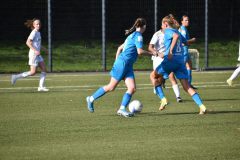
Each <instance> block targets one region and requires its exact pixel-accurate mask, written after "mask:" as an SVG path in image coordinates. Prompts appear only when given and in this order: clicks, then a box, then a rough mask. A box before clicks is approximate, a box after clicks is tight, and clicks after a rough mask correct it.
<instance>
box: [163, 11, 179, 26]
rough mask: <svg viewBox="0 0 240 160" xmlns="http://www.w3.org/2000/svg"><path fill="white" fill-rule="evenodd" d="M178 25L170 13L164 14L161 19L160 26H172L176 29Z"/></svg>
mask: <svg viewBox="0 0 240 160" xmlns="http://www.w3.org/2000/svg"><path fill="white" fill-rule="evenodd" d="M179 27H180V25H179V23H178V21H177V20H176V19H175V17H174V16H173V15H172V14H169V15H167V16H165V17H164V18H163V19H162V28H163V29H165V28H174V29H178V28H179Z"/></svg>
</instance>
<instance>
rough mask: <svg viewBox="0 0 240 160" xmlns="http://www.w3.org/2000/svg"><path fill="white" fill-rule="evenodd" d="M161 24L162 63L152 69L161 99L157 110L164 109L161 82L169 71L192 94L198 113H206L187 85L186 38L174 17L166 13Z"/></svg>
mask: <svg viewBox="0 0 240 160" xmlns="http://www.w3.org/2000/svg"><path fill="white" fill-rule="evenodd" d="M162 26H164V28H165V29H164V46H165V52H164V55H163V61H162V63H161V64H160V65H159V66H158V67H157V68H156V70H155V71H154V86H155V90H156V93H157V95H158V96H159V97H160V99H161V105H160V108H159V110H163V109H165V107H166V105H167V104H168V103H167V100H166V98H165V95H164V93H163V90H162V87H161V83H162V80H163V77H166V76H168V75H169V74H170V73H171V72H173V73H174V74H175V76H176V77H177V78H178V79H179V80H180V82H181V84H182V86H183V89H184V90H185V91H186V92H187V93H188V94H189V95H190V96H192V99H193V100H194V102H195V103H196V104H197V105H198V107H199V109H200V112H199V114H205V113H206V107H205V106H204V105H203V103H202V100H201V98H200V96H199V94H198V93H197V92H196V91H195V90H194V89H193V88H192V87H191V86H190V85H189V83H188V73H187V69H186V65H185V63H184V56H183V45H182V43H186V42H187V41H186V39H185V38H184V37H183V36H181V34H180V33H179V31H178V29H177V26H176V23H175V19H174V18H173V17H172V16H171V15H168V16H166V17H164V18H163V20H162Z"/></svg>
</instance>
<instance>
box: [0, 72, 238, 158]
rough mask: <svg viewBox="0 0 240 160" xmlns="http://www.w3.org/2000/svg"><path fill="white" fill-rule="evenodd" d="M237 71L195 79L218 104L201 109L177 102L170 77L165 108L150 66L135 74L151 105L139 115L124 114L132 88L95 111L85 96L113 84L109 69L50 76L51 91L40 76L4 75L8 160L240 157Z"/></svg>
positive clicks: (0, 122)
mask: <svg viewBox="0 0 240 160" xmlns="http://www.w3.org/2000/svg"><path fill="white" fill-rule="evenodd" d="M231 73H232V72H194V73H193V80H194V83H193V84H194V85H195V86H197V87H198V88H199V89H198V92H199V93H200V95H201V98H202V99H203V102H204V104H205V105H206V106H207V108H208V109H209V110H210V113H209V114H207V115H203V116H200V115H198V112H199V110H198V107H196V105H195V104H194V102H193V101H192V99H191V97H189V96H188V95H187V94H186V93H184V92H183V90H182V88H181V97H182V98H183V100H184V102H183V103H177V102H176V100H175V97H174V94H173V91H172V89H171V88H169V87H170V83H169V82H167V88H166V89H164V91H165V94H166V96H167V98H168V100H169V101H170V104H169V105H168V106H167V108H166V110H164V111H161V112H160V111H158V107H159V99H158V97H157V96H155V95H154V94H153V88H152V86H151V84H150V80H149V72H135V75H136V83H137V92H136V93H135V95H134V96H133V98H132V99H138V100H140V101H141V102H142V103H143V105H144V108H143V111H142V113H140V114H137V115H136V116H135V117H133V118H123V117H119V116H117V115H116V111H117V109H118V107H119V105H120V102H121V99H122V96H123V94H124V92H125V91H126V88H125V86H124V83H120V84H119V86H118V87H117V89H116V90H115V91H114V92H111V93H108V94H107V95H105V96H104V97H102V98H100V99H99V100H97V101H96V102H95V113H89V112H88V111H87V108H86V101H85V97H86V96H88V95H90V94H92V93H93V92H94V91H95V90H96V89H97V88H98V87H99V86H102V85H104V84H107V83H108V82H109V75H108V74H105V73H90V74H89V73H76V74H48V76H47V82H46V84H47V86H48V87H49V88H50V92H48V93H39V92H37V86H38V79H39V77H38V76H34V77H30V78H26V79H22V80H19V81H17V83H16V85H15V86H14V87H12V86H11V85H10V81H9V79H10V75H0V159H3V160H8V159H18V160H21V159H43V160H46V159H49V160H54V159H57V160H59V159H76V160H79V159H81V160H85V159H91V160H92V159H104V160H108V159H109V160H113V159H114V160H118V159H131V160H139V159H144V160H146V159H147V160H150V159H164V160H176V159H177V160H188V159H189V160H193V159H198V160H199V159H200V160H201V159H204V160H206V159H207V160H216V159H217V160H222V159H228V160H229V159H231V160H233V159H239V157H240V152H239V149H240V138H239V137H240V81H239V78H238V79H236V80H235V81H234V82H235V86H234V87H228V86H227V84H226V83H225V81H226V79H227V78H228V77H229V76H230V74H231Z"/></svg>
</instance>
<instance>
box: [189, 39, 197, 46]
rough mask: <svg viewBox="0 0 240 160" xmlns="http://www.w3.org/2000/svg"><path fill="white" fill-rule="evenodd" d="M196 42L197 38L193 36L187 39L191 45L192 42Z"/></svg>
mask: <svg viewBox="0 0 240 160" xmlns="http://www.w3.org/2000/svg"><path fill="white" fill-rule="evenodd" d="M195 42H196V38H191V39H189V40H188V41H187V44H188V45H191V44H193V43H195Z"/></svg>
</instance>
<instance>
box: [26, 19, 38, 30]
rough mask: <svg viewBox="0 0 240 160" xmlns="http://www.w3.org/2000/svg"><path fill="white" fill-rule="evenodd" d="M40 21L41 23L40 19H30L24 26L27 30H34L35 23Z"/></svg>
mask: <svg viewBox="0 0 240 160" xmlns="http://www.w3.org/2000/svg"><path fill="white" fill-rule="evenodd" d="M37 20H38V21H39V22H41V21H40V19H38V18H33V19H28V20H27V21H26V22H24V25H25V26H26V27H27V28H30V29H32V30H33V29H34V26H33V23H34V21H37Z"/></svg>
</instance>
